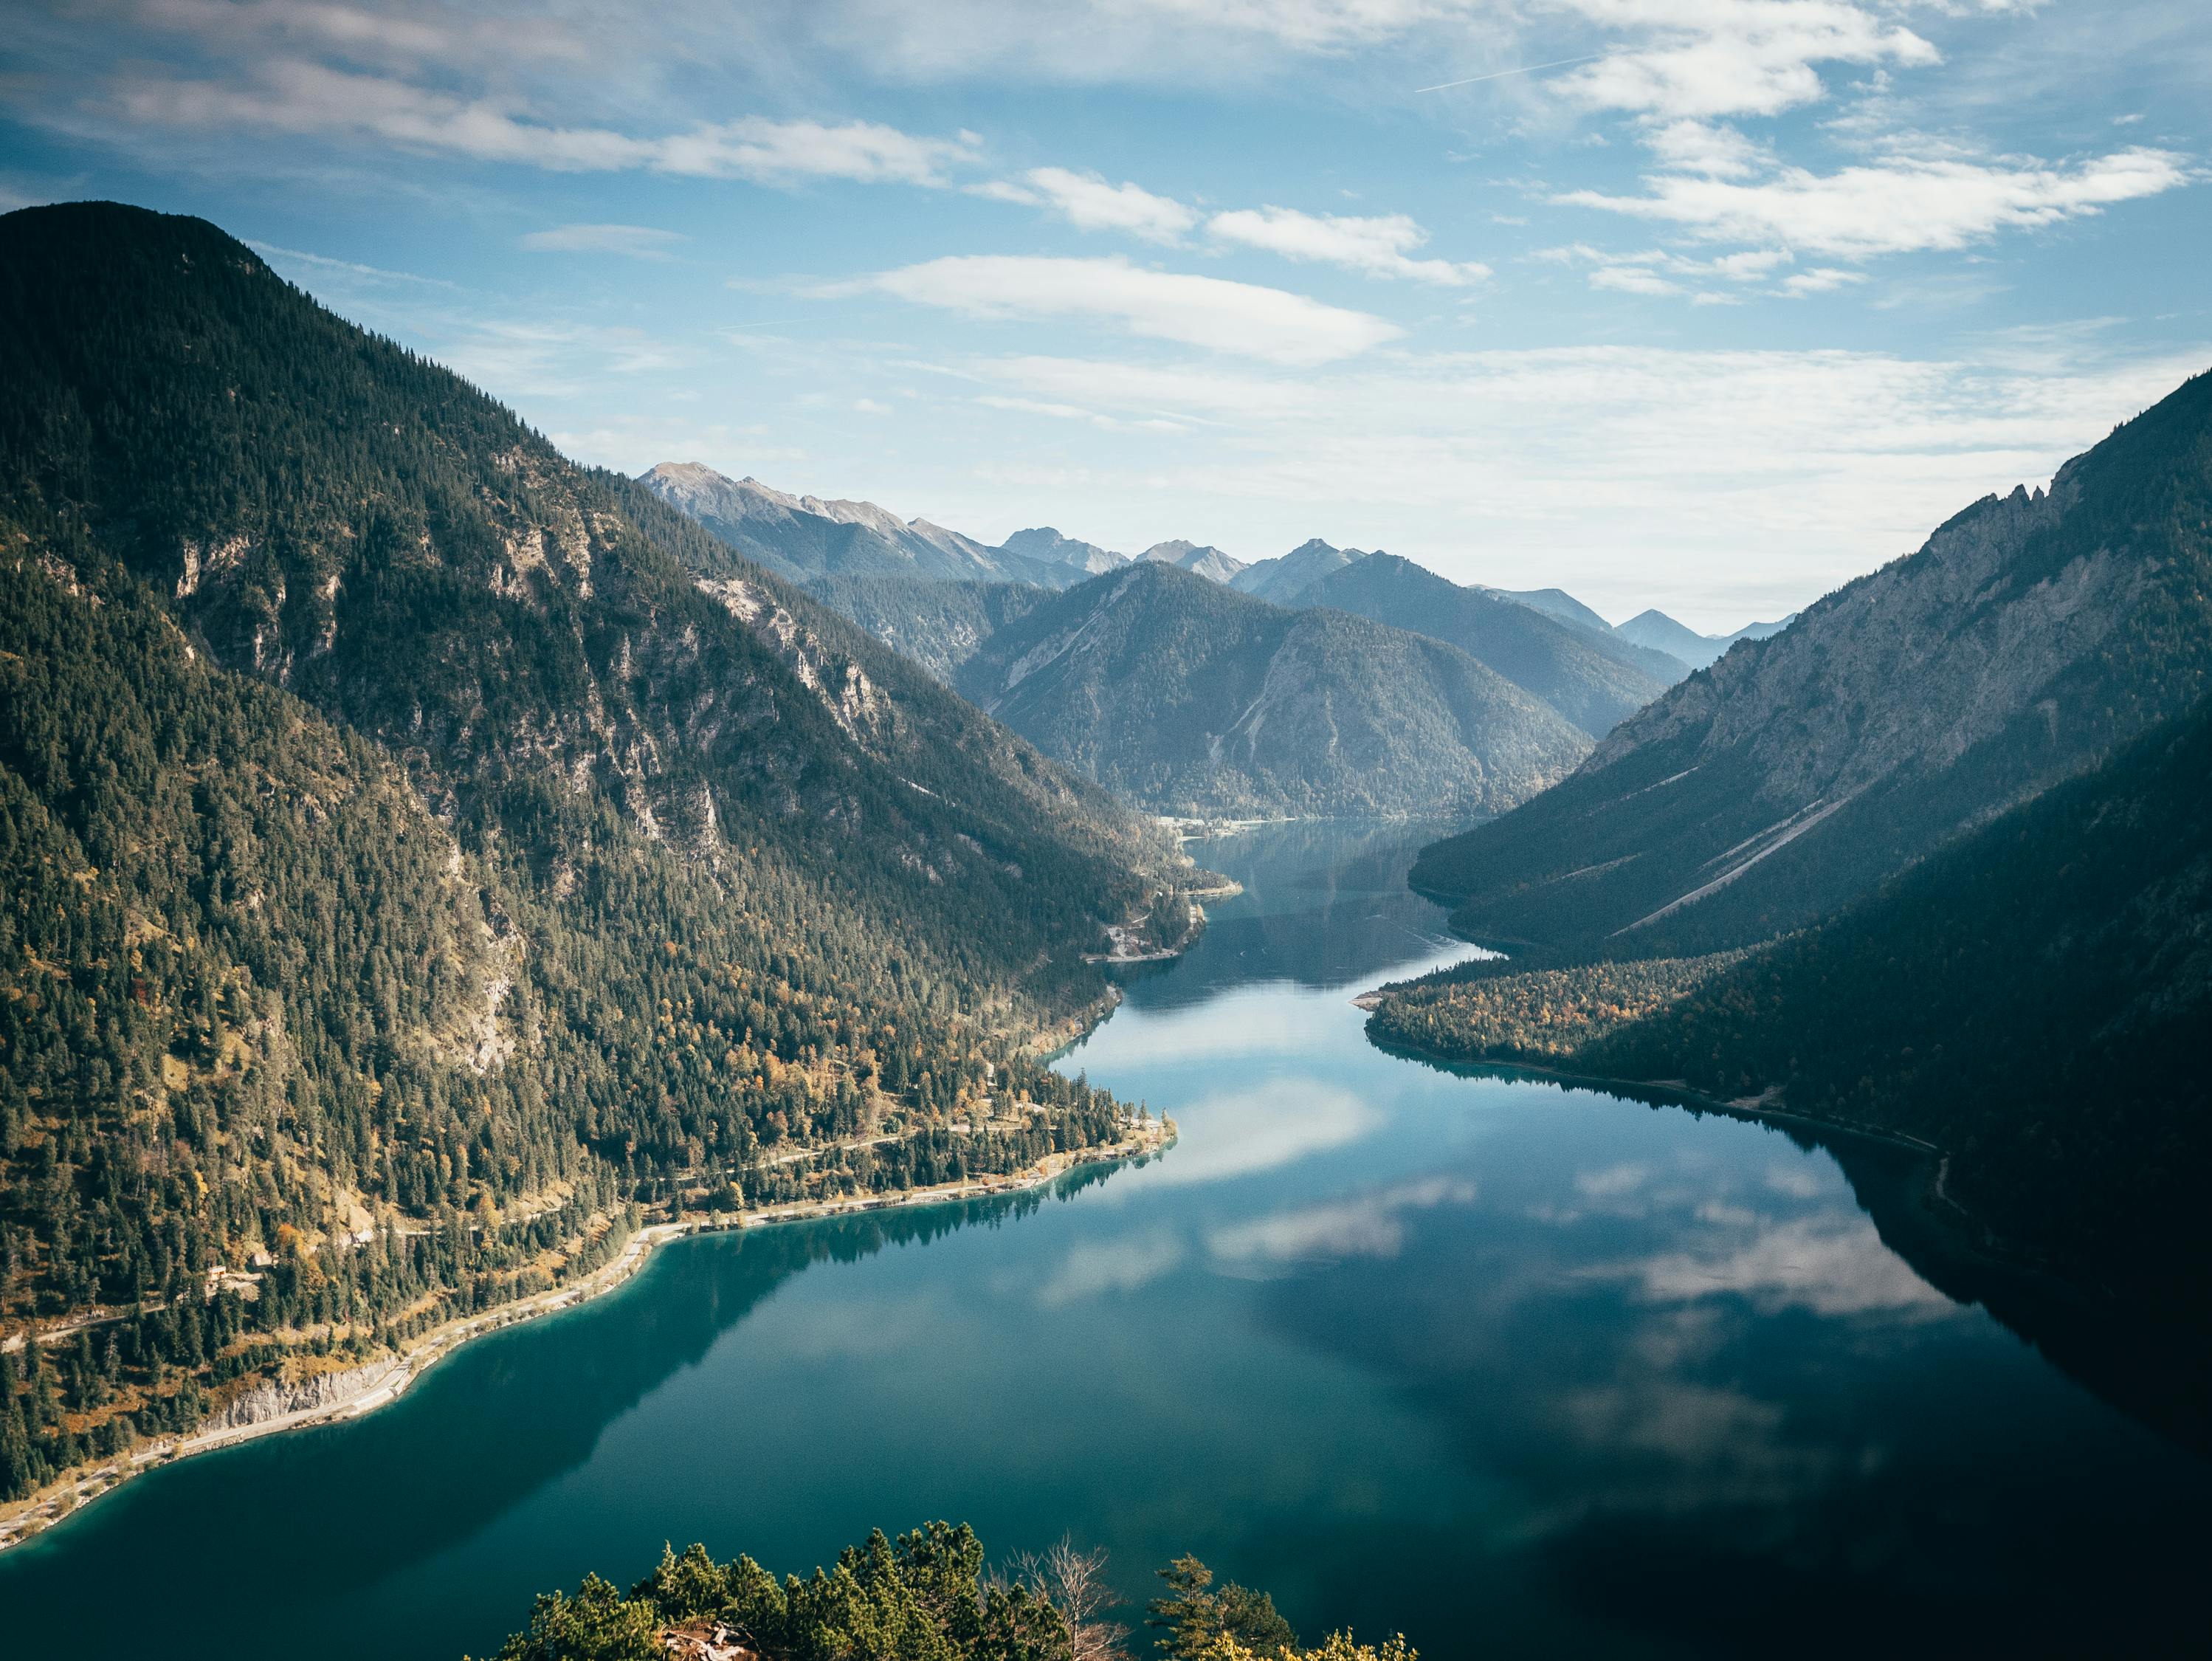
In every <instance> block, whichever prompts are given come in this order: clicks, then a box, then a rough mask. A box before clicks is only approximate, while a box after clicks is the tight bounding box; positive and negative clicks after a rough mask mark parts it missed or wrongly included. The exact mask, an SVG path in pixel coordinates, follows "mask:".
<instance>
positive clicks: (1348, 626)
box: [954, 563, 1589, 817]
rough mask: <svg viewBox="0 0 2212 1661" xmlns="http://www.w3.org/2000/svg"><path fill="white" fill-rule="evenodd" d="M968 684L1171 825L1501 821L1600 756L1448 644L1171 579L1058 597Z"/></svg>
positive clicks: (1144, 578) (1161, 573) (1098, 580)
mask: <svg viewBox="0 0 2212 1661" xmlns="http://www.w3.org/2000/svg"><path fill="white" fill-rule="evenodd" d="M954 684H955V685H956V687H957V688H958V690H960V691H962V692H963V694H964V695H965V696H967V697H969V698H970V699H972V700H974V701H975V703H978V704H979V705H981V707H982V708H984V709H988V710H990V711H992V712H993V713H994V715H997V716H998V717H999V718H1000V719H1001V720H1004V721H1006V722H1007V723H1008V724H1009V725H1010V726H1012V727H1014V729H1015V730H1016V731H1018V732H1020V733H1024V735H1025V736H1027V737H1029V738H1030V739H1031V741H1032V742H1034V743H1036V744H1037V745H1038V746H1039V747H1040V748H1042V749H1043V750H1044V751H1045V752H1046V753H1047V754H1048V755H1052V756H1054V757H1057V758H1059V759H1060V760H1061V761H1063V762H1065V763H1066V764H1068V765H1070V766H1072V767H1074V768H1076V769H1077V770H1079V771H1081V772H1083V773H1085V775H1086V776H1090V777H1092V778H1096V779H1097V780H1098V781H1099V782H1102V783H1103V784H1106V785H1108V786H1109V787H1110V788H1114V789H1115V790H1117V791H1120V792H1121V793H1122V794H1125V795H1127V796H1128V797H1130V798H1132V799H1133V800H1137V801H1139V803H1141V804H1143V805H1145V806H1147V807H1151V808H1152V809H1154V810H1156V811H1159V812H1169V813H1176V814H1191V815H1201V816H1206V815H1221V814H1230V815H1234V816H1240V817H1242V816H1249V815H1252V814H1259V813H1265V814H1268V815H1275V814H1285V813H1287V814H1292V815H1315V814H1320V815H1334V814H1344V813H1355V812H1372V813H1383V814H1422V815H1427V816H1432V817H1434V816H1442V815H1443V814H1447V813H1457V814H1462V815H1463V814H1468V813H1478V812H1497V811H1498V809H1499V808H1500V807H1502V806H1504V805H1505V804H1506V803H1507V802H1510V801H1514V800H1520V799H1522V797H1524V796H1526V795H1527V794H1529V793H1530V792H1532V791H1534V789H1536V788H1539V787H1540V786H1541V783H1543V782H1546V781H1547V780H1548V779H1550V778H1553V777H1556V776H1560V775H1561V774H1563V773H1564V772H1565V770H1566V769H1567V768H1568V767H1569V766H1571V764H1572V763H1573V762H1574V761H1575V760H1577V759H1578V758H1579V757H1580V756H1581V755H1582V753H1583V750H1584V748H1585V747H1586V745H1587V744H1588V741H1589V740H1588V739H1587V738H1586V737H1585V736H1584V735H1583V734H1581V733H1577V731H1576V730H1575V729H1574V728H1573V727H1571V725H1570V724H1569V723H1568V722H1567V721H1565V720H1564V719H1563V718H1561V717H1560V716H1559V715H1558V714H1557V712H1555V711H1553V709H1550V708H1549V707H1548V706H1547V705H1546V704H1544V703H1542V702H1541V700H1538V699H1536V698H1534V697H1531V696H1529V695H1528V694H1527V693H1525V692H1523V691H1521V690H1520V689H1519V688H1517V687H1516V686H1514V685H1513V684H1511V683H1510V682H1509V681H1507V680H1505V679H1504V678H1503V677H1502V676H1498V675H1497V674H1495V673H1493V672H1492V671H1490V670H1488V669H1486V668H1485V667H1484V666H1482V665H1481V664H1480V663H1478V662H1476V661H1475V660H1474V659H1472V658H1470V657H1468V656H1467V655H1466V654H1464V653H1462V652H1460V651H1458V650H1456V649H1455V648H1451V647H1449V646H1446V645H1444V644H1443V643H1442V642H1435V641H1431V640H1428V639H1426V638H1425V637H1423V636H1418V635H1414V634H1412V633H1410V632H1408V631H1406V630H1394V629H1390V628H1389V627H1388V626H1386V625H1383V624H1376V623H1373V622H1371V621H1370V620H1368V619H1365V618H1354V617H1352V616H1350V615H1348V614H1346V613H1342V612H1336V611H1326V610H1319V609H1295V610H1294V609H1290V608H1285V607H1281V606H1276V605H1269V604H1268V603H1267V602H1266V601H1264V600H1260V599H1254V598H1252V597H1250V596H1247V595H1240V594H1237V593H1234V592H1233V591H1231V590H1230V589H1227V588H1224V587H1221V586H1220V585H1218V584H1217V583H1212V582H1209V581H1206V579H1204V578H1202V577H1199V576H1196V575H1193V574H1191V573H1188V572H1185V571H1182V570H1179V569H1176V568H1175V567H1173V566H1170V565H1166V564H1163V563H1146V564H1139V565H1136V566H1133V567H1131V568H1130V569H1127V570H1124V571H1118V572H1109V573H1107V574H1105V575H1102V576H1098V577H1095V578H1093V579H1091V581H1089V582H1087V583H1085V584H1082V585H1081V586H1079V587H1076V588H1073V589H1070V590H1068V591H1067V592H1066V593H1062V594H1060V595H1056V596H1054V598H1053V599H1050V600H1049V601H1048V602H1047V603H1046V604H1045V605H1042V606H1039V607H1037V608H1036V609H1035V610H1033V611H1030V613H1029V614H1028V615H1027V616H1026V617H1024V618H1022V619H1021V620H1020V621H1019V622H1018V623H1016V624H1012V626H1010V627H1008V628H1006V629H1005V630H1002V631H1000V632H999V633H998V634H995V635H994V636H992V637H991V638H990V639H989V640H988V641H987V642H985V644H984V647H983V648H982V649H981V651H980V652H978V653H977V654H975V655H974V656H973V657H971V658H969V660H968V661H967V662H966V663H965V664H964V665H963V666H961V667H960V668H959V670H958V671H957V673H956V675H955V678H954Z"/></svg>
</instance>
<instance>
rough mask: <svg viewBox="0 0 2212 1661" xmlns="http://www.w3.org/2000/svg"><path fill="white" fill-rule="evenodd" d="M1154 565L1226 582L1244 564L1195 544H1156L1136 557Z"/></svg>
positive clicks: (1242, 567)
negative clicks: (1193, 572)
mask: <svg viewBox="0 0 2212 1661" xmlns="http://www.w3.org/2000/svg"><path fill="white" fill-rule="evenodd" d="M1137 557H1138V558H1139V559H1149V560H1152V561H1153V562H1155V563H1159V564H1165V565H1172V566H1175V567H1176V569H1179V570H1184V571H1195V572H1196V573H1197V574H1198V575H1200V576H1202V577H1206V578H1208V579H1209V580H1211V581H1215V582H1227V581H1231V579H1233V578H1234V577H1235V576H1236V575H1237V573H1238V572H1239V571H1241V570H1243V569H1244V562H1243V560H1241V559H1234V558H1231V557H1230V556H1229V555H1227V554H1225V553H1223V552H1222V551H1221V550H1220V549H1218V548H1211V547H1200V545H1198V544H1197V543H1195V542H1184V541H1182V540H1180V539H1178V540H1176V541H1174V542H1156V543H1154V544H1153V545H1152V546H1151V547H1149V548H1147V549H1146V550H1145V551H1144V552H1143V553H1141V554H1139V555H1138V556H1137Z"/></svg>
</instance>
